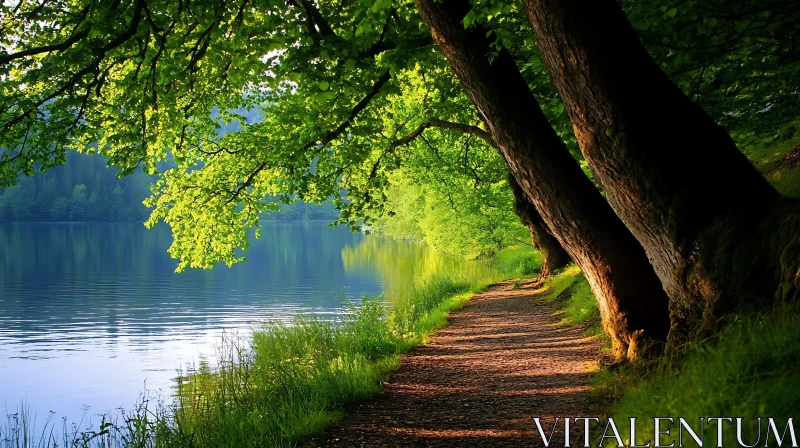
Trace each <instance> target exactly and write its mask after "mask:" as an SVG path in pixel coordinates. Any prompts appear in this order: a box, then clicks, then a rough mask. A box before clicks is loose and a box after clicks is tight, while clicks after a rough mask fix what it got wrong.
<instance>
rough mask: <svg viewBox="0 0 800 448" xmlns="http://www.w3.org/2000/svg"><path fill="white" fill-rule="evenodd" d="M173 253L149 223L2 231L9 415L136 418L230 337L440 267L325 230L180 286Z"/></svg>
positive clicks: (282, 235)
mask: <svg viewBox="0 0 800 448" xmlns="http://www.w3.org/2000/svg"><path fill="white" fill-rule="evenodd" d="M170 242H171V236H170V233H169V229H168V228H166V227H160V228H156V229H154V230H146V229H145V228H144V227H143V226H142V225H141V224H108V225H103V224H5V225H0V412H2V411H4V410H7V411H9V412H14V411H15V410H16V409H17V408H18V407H19V406H20V403H22V402H23V401H25V402H27V404H28V405H29V406H30V408H31V410H32V411H34V412H35V413H36V414H37V418H38V419H39V420H40V421H41V420H42V419H44V418H46V417H47V414H48V412H49V411H54V412H55V413H56V415H57V416H67V417H68V419H69V421H77V420H79V419H81V418H82V416H84V415H88V416H91V415H97V414H101V413H105V412H108V411H111V410H114V409H116V408H118V407H120V406H124V407H128V408H130V406H131V405H132V404H133V403H134V402H135V401H136V400H137V398H138V396H139V394H140V393H141V392H142V391H143V390H144V388H145V383H146V386H147V389H149V390H162V391H164V392H165V393H166V394H167V395H168V394H169V390H170V386H171V384H172V378H174V377H175V376H176V374H177V372H179V371H180V370H181V369H183V370H186V369H190V368H191V367H192V366H193V365H196V364H197V363H198V361H200V360H201V359H211V358H213V355H214V351H215V347H216V345H217V343H218V342H219V340H220V339H219V338H220V336H221V334H222V333H223V331H225V332H235V333H237V334H239V335H246V334H247V333H249V332H250V331H251V330H252V329H253V328H254V327H255V326H257V325H258V324H261V323H264V322H267V323H268V322H269V321H272V320H276V319H287V318H288V317H289V316H292V315H294V314H297V313H299V312H303V313H318V314H330V313H334V312H336V311H337V309H339V308H340V307H341V305H342V302H341V297H342V296H343V295H344V294H346V295H347V296H350V297H361V296H363V295H365V294H366V295H376V294H379V293H381V291H383V290H389V289H392V288H394V289H395V290H398V291H399V290H402V288H403V285H404V284H407V282H408V281H409V280H410V279H413V277H414V275H415V270H419V269H429V265H430V264H431V255H429V254H426V251H425V250H424V248H421V247H420V246H417V245H413V244H410V243H406V242H400V241H394V240H389V239H386V238H380V237H376V236H364V235H362V234H358V233H352V232H350V231H349V230H348V229H346V228H335V229H332V228H329V227H328V226H327V225H326V224H325V223H321V222H310V223H305V222H304V223H301V222H296V223H270V222H267V223H266V224H265V226H264V229H263V233H262V237H261V238H260V239H259V240H258V241H256V242H255V243H254V244H253V247H252V248H251V249H250V251H249V252H248V253H247V257H248V260H247V261H246V262H244V263H241V264H239V265H235V266H234V267H232V268H227V267H225V266H220V267H217V268H215V269H212V270H210V271H197V270H195V271H189V272H185V273H182V274H175V273H173V271H174V269H175V266H176V261H175V260H172V259H170V258H169V256H168V255H167V253H166V249H167V247H168V246H169V244H170ZM3 406H4V407H5V409H3V408H2V407H3Z"/></svg>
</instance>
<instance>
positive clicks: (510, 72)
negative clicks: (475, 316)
mask: <svg viewBox="0 0 800 448" xmlns="http://www.w3.org/2000/svg"><path fill="white" fill-rule="evenodd" d="M416 4H417V9H418V10H419V12H420V14H421V16H422V19H423V20H424V21H425V23H426V24H427V25H428V27H429V28H430V29H431V32H432V34H433V38H434V40H435V41H436V43H437V44H438V46H439V48H440V49H441V50H442V52H443V53H444V55H445V57H446V58H447V60H448V62H449V64H450V66H451V67H452V68H453V70H454V71H455V73H456V75H457V76H458V78H459V79H460V81H461V83H462V85H463V86H464V88H465V89H466V91H467V93H468V94H469V95H470V97H471V98H472V101H473V103H474V104H475V106H476V107H477V110H478V112H479V114H480V115H481V116H482V118H483V119H484V121H485V122H486V124H487V126H488V128H489V131H490V133H491V134H492V138H493V139H494V141H495V142H496V144H497V146H498V147H499V148H500V151H501V153H502V154H503V156H504V157H505V159H506V162H507V163H508V165H509V167H510V169H511V171H512V173H513V174H514V177H515V178H516V179H517V182H518V183H519V185H520V186H521V187H522V189H523V190H524V191H525V193H526V195H527V196H528V199H530V201H531V202H532V203H533V204H534V205H535V206H536V209H537V210H538V211H539V213H540V215H541V216H542V219H543V220H544V222H545V223H546V224H547V226H548V228H550V229H551V230H553V235H554V236H555V237H556V239H557V240H558V241H559V243H561V245H562V247H563V248H564V249H565V250H566V251H567V252H568V253H569V255H570V256H571V257H572V259H573V260H575V262H576V263H577V264H578V266H579V267H580V268H581V269H582V270H583V272H584V275H585V276H586V278H587V280H588V282H589V284H590V285H591V287H592V291H593V292H594V294H595V296H596V297H597V301H598V308H599V309H600V315H601V317H602V320H603V327H604V329H605V331H606V333H607V334H608V335H609V337H610V338H611V341H612V346H613V355H614V356H615V357H616V358H617V359H619V360H622V359H624V358H626V357H627V358H628V359H634V358H636V356H637V353H638V352H639V348H641V346H642V344H640V342H642V338H644V339H645V340H649V339H654V340H663V339H664V338H665V337H666V333H667V330H668V327H669V319H668V312H667V297H666V295H665V293H664V291H663V289H662V288H661V285H660V283H659V281H658V278H657V277H656V275H655V273H654V271H653V269H652V267H651V266H650V265H649V264H648V262H647V257H646V256H645V253H644V250H643V249H642V247H641V246H640V245H639V244H638V243H637V242H636V240H635V239H634V238H633V235H631V233H630V232H629V231H628V229H627V228H625V226H624V225H623V224H622V222H621V221H620V220H619V218H618V217H617V216H616V215H615V214H614V212H613V210H612V209H611V208H610V207H609V205H608V203H606V201H605V200H604V199H603V197H602V196H601V195H600V193H599V192H598V191H597V189H596V188H595V187H594V185H593V184H592V183H591V181H590V180H589V179H588V178H587V177H586V176H585V175H584V173H583V171H582V170H581V169H580V166H579V165H578V163H577V162H576V161H575V160H574V159H573V158H572V156H571V155H570V154H569V152H568V150H567V148H566V146H565V145H564V142H563V141H562V140H561V139H560V138H559V137H558V135H557V134H556V132H555V131H554V130H553V128H552V127H551V126H550V123H549V122H548V121H547V118H546V117H545V115H544V114H543V113H542V110H541V108H540V107H539V105H538V103H537V102H536V100H535V98H534V97H533V94H532V93H531V91H530V89H529V87H528V85H527V84H526V83H525V80H524V79H523V78H522V75H521V74H520V72H519V69H518V68H517V66H516V65H515V63H514V61H513V59H512V58H511V55H510V54H509V53H508V52H507V51H505V50H502V51H500V53H499V54H498V55H497V56H495V57H494V59H493V61H492V62H491V63H490V61H489V59H488V58H487V56H488V55H489V54H490V53H491V50H492V48H491V43H492V42H491V41H490V39H489V38H488V37H487V36H486V30H484V29H481V28H480V27H478V28H475V29H471V30H465V29H464V25H463V18H464V16H465V15H466V14H467V12H469V10H470V9H471V5H470V3H469V1H468V0H444V1H443V2H439V1H437V0H416Z"/></svg>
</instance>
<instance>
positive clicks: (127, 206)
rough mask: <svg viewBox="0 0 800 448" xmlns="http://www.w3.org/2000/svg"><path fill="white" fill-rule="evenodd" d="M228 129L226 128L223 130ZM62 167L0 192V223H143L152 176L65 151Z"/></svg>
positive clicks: (315, 209) (284, 210)
mask: <svg viewBox="0 0 800 448" xmlns="http://www.w3.org/2000/svg"><path fill="white" fill-rule="evenodd" d="M229 127H230V126H229ZM66 157H67V163H66V164H64V165H61V166H58V167H56V168H53V169H51V170H49V171H47V172H44V173H41V174H40V175H37V176H34V177H26V176H22V177H20V178H19V180H18V182H17V184H16V185H13V186H11V187H8V188H5V189H0V222H144V221H145V220H147V217H148V216H149V215H150V209H148V208H147V207H145V205H144V204H143V203H142V202H143V201H144V200H145V198H147V197H148V196H150V186H151V185H152V184H153V182H154V178H153V177H152V176H148V175H147V174H145V173H143V172H141V171H136V172H134V173H133V174H132V175H130V176H124V177H119V176H118V174H119V169H117V168H114V167H109V166H108V161H107V159H106V158H105V157H103V156H101V155H99V154H85V153H77V152H73V151H70V152H68V153H67V154H66ZM338 217H339V212H338V211H337V210H336V208H335V207H334V206H333V204H332V203H331V202H330V201H326V202H323V203H322V204H308V203H306V202H303V201H297V202H294V203H289V204H281V205H280V210H277V211H273V210H269V211H266V212H264V214H263V215H262V219H267V220H326V221H334V220H335V219H336V218H338Z"/></svg>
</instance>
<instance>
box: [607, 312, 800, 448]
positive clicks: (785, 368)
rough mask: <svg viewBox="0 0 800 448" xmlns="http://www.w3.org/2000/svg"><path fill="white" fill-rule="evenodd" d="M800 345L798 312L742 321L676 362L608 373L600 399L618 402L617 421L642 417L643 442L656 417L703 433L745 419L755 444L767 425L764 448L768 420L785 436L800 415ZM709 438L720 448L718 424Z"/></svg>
mask: <svg viewBox="0 0 800 448" xmlns="http://www.w3.org/2000/svg"><path fill="white" fill-rule="evenodd" d="M798 341H800V310H798V309H796V308H794V307H780V308H778V309H776V310H774V311H770V312H766V313H760V314H752V315H747V316H742V317H740V318H739V319H738V320H737V321H735V322H733V323H731V324H729V325H728V326H727V327H725V328H724V329H723V330H722V331H721V332H720V333H719V334H718V335H717V336H715V337H714V338H712V339H709V340H705V341H699V342H696V343H694V344H691V345H689V346H687V347H686V348H685V353H683V356H682V357H681V358H679V359H677V360H674V361H672V362H664V363H662V364H660V365H658V366H657V367H655V368H654V367H652V366H651V367H647V366H642V367H638V368H637V367H628V368H626V369H623V370H618V371H609V370H606V371H604V372H603V373H602V374H601V375H599V376H598V377H597V379H596V380H597V383H598V389H597V393H599V394H602V395H604V396H605V397H606V398H610V399H613V400H617V402H616V403H615V404H614V405H613V406H611V407H610V409H609V410H608V413H609V414H610V415H611V416H613V417H614V418H615V420H617V421H627V420H623V419H627V417H630V416H635V417H640V419H639V423H641V424H637V429H636V431H637V438H639V434H642V436H643V437H646V436H648V435H649V437H650V438H652V436H653V420H652V419H651V417H656V416H657V417H673V418H676V419H677V417H683V418H685V419H686V420H687V421H688V422H690V423H692V425H693V427H694V428H695V429H697V426H698V418H700V417H720V416H725V417H742V418H743V423H744V426H743V428H744V429H743V431H744V437H743V441H744V442H745V443H747V444H752V443H754V442H755V441H756V439H757V438H758V436H757V433H758V423H757V420H756V418H757V417H764V418H765V420H764V422H763V426H762V429H761V434H762V439H761V442H760V443H759V446H762V445H763V443H764V433H765V431H766V418H767V417H773V418H774V419H775V423H776V424H777V425H778V426H779V429H780V430H781V431H782V430H783V427H784V425H785V424H786V421H787V419H788V418H790V417H797V416H796V413H797V411H798V409H800V408H799V407H798V406H799V405H800V344H798ZM676 421H677V420H676ZM724 424H725V425H726V427H727V428H726V429H725V437H726V438H725V439H724V440H723V441H722V444H723V445H724V446H738V443H737V442H736V440H735V434H736V432H735V431H734V430H733V429H731V427H730V426H731V424H730V423H724ZM622 426H625V425H622ZM622 426H621V427H620V430H622V429H623V428H622ZM672 428H673V429H675V426H674V425H673V426H672ZM705 434H706V437H705V439H704V446H717V440H716V434H717V428H716V426H715V425H714V424H711V425H707V426H706V428H705ZM628 436H629V434H624V435H623V438H626V437H628ZM672 436H673V437H668V436H663V437H662V444H666V445H669V443H670V442H671V441H673V440H675V439H676V438H677V433H676V431H673V432H672ZM640 442H641V440H640ZM676 446H677V441H676ZM688 446H696V444H695V443H694V442H691V443H689V445H688Z"/></svg>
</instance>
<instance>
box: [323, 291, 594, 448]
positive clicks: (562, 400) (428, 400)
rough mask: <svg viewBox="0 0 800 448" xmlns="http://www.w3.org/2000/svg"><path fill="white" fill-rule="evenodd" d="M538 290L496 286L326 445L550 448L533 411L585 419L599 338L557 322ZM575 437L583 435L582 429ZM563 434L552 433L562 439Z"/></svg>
mask: <svg viewBox="0 0 800 448" xmlns="http://www.w3.org/2000/svg"><path fill="white" fill-rule="evenodd" d="M536 294H537V291H535V290H532V289H526V288H522V289H518V290H511V283H510V282H503V283H498V284H496V285H493V286H491V287H490V288H489V289H488V290H487V291H485V292H483V293H481V294H478V295H476V296H475V297H473V298H472V299H471V300H470V301H469V302H468V303H467V305H466V306H465V307H464V308H462V309H461V310H458V311H455V312H453V313H451V314H450V325H449V326H448V327H446V328H444V329H442V330H439V331H438V332H437V333H436V334H435V335H434V336H433V338H432V340H431V343H430V344H429V345H427V346H424V347H419V348H417V349H414V350H412V351H411V352H410V353H409V354H408V355H406V356H404V357H403V366H402V367H401V368H400V370H398V371H397V372H395V373H394V374H392V375H391V377H390V379H389V382H388V384H386V389H385V392H384V393H383V394H381V395H380V396H378V397H376V398H375V399H373V400H371V401H368V402H365V403H363V404H361V405H359V406H357V407H356V408H354V409H353V410H352V411H351V412H350V413H349V414H348V415H347V416H346V417H345V418H344V419H343V420H342V421H340V422H338V423H336V424H334V425H333V426H331V427H330V428H329V429H328V431H327V433H326V434H324V435H323V436H320V437H319V438H317V439H315V440H314V441H313V442H312V443H313V444H314V445H318V446H323V447H362V446H363V447H490V448H492V447H529V446H542V441H541V438H540V437H539V434H538V432H537V431H536V427H535V425H534V423H533V420H532V417H534V416H536V417H543V418H546V420H545V422H547V423H545V424H544V427H545V428H548V429H549V428H550V425H551V424H552V423H551V422H552V417H553V416H578V415H581V416H584V415H585V394H586V392H587V391H588V390H589V384H588V381H589V376H590V374H591V372H593V371H594V369H595V368H596V366H597V362H598V359H599V355H598V352H599V349H600V342H599V341H598V340H597V338H593V337H587V336H585V335H584V334H583V332H584V330H585V327H584V326H570V327H557V326H556V325H555V324H557V323H558V322H559V321H560V318H558V317H556V316H554V315H553V313H554V309H553V308H552V307H551V306H550V305H548V304H546V303H543V301H542V300H538V299H537V298H536ZM572 437H573V438H576V437H579V438H580V437H582V434H580V435H578V434H575V435H573V436H572ZM563 440H564V439H563V436H561V437H559V436H558V435H557V436H556V437H555V439H554V443H555V444H557V445H563V443H564V442H563Z"/></svg>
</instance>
